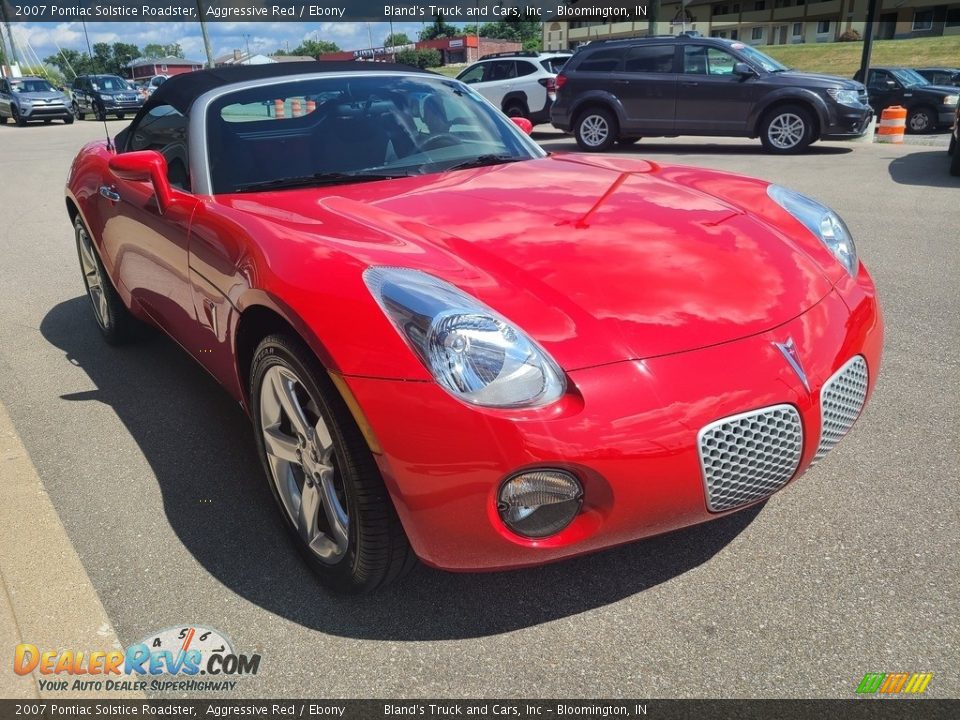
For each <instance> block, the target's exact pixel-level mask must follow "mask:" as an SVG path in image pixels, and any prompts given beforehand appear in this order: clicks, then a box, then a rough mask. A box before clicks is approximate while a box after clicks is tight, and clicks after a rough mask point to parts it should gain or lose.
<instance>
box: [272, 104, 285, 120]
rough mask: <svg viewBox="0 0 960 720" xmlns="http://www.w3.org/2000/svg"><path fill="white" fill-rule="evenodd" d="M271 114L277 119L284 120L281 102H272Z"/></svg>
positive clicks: (283, 109)
mask: <svg viewBox="0 0 960 720" xmlns="http://www.w3.org/2000/svg"><path fill="white" fill-rule="evenodd" d="M273 114H274V116H275V117H278V118H284V117H286V116H287V111H286V108H284V106H283V100H274V101H273Z"/></svg>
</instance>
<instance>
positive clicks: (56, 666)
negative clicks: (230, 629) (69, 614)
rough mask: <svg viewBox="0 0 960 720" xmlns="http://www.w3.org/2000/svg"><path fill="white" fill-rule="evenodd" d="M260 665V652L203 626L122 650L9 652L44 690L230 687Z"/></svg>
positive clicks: (26, 646) (24, 648)
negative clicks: (247, 651) (237, 646)
mask: <svg viewBox="0 0 960 720" xmlns="http://www.w3.org/2000/svg"><path fill="white" fill-rule="evenodd" d="M259 669H260V655H257V654H253V655H244V654H238V653H236V652H235V651H234V649H233V644H232V643H231V642H230V640H228V639H227V638H226V636H224V635H223V634H222V633H220V632H219V631H217V630H213V629H212V628H205V627H201V626H182V627H173V628H167V629H166V630H161V631H160V632H158V633H153V634H151V635H148V636H147V637H145V638H144V639H143V640H141V641H140V642H138V643H135V644H133V645H131V646H129V647H128V648H126V650H93V651H87V650H76V651H75V650H43V649H41V648H39V647H37V646H36V645H32V644H30V643H21V644H20V645H17V647H16V648H15V650H14V654H13V671H14V672H15V673H17V674H18V675H27V674H29V673H31V672H38V673H39V674H40V675H41V676H43V677H41V678H39V679H38V682H39V685H40V689H41V690H45V691H70V690H85V691H108V692H109V691H115V692H130V691H134V692H137V691H145V690H153V691H158V690H159V691H164V690H165V691H185V690H186V691H189V690H197V691H204V692H206V691H216V690H233V689H234V688H235V687H236V685H237V680H236V679H235V678H239V677H242V676H248V675H256V674H257V672H258V671H259ZM58 676H72V677H71V678H70V679H67V678H62V677H58ZM118 676H119V677H118ZM124 676H126V677H124ZM199 676H204V678H203V679H199Z"/></svg>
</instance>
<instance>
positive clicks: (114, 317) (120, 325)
mask: <svg viewBox="0 0 960 720" xmlns="http://www.w3.org/2000/svg"><path fill="white" fill-rule="evenodd" d="M73 230H74V235H75V236H76V241H77V255H78V256H79V257H80V271H81V272H82V273H83V284H84V286H85V287H86V289H87V297H89V298H90V304H91V306H92V307H93V316H94V318H95V319H96V321H97V325H98V326H99V328H100V332H101V334H102V335H103V337H104V339H105V340H106V341H107V342H108V343H110V344H111V345H120V344H123V343H124V342H127V341H128V340H130V339H132V337H133V333H134V323H135V321H134V319H133V316H132V315H130V311H129V310H127V308H126V306H125V305H124V304H123V301H122V300H121V299H120V296H119V295H118V294H117V291H116V290H115V289H114V287H113V284H112V283H111V281H110V277H109V276H108V275H107V271H106V270H105V269H104V267H103V263H102V262H101V261H100V256H99V254H98V253H97V248H96V246H95V245H94V244H93V239H92V238H91V237H90V233H89V232H88V231H87V228H86V226H85V225H84V224H83V220H82V219H81V218H80V216H79V215H77V217H76V219H75V220H74V221H73Z"/></svg>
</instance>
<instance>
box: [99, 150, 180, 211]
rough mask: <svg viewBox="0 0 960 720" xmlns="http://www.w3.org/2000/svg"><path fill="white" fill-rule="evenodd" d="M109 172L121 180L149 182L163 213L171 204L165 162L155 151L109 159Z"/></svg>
mask: <svg viewBox="0 0 960 720" xmlns="http://www.w3.org/2000/svg"><path fill="white" fill-rule="evenodd" d="M108 164H109V166H110V172H112V173H113V174H114V175H116V176H117V177H118V178H120V179H121V180H128V181H130V182H149V183H152V184H153V192H154V193H155V194H156V196H157V207H159V208H160V212H161V213H163V212H165V211H166V209H167V208H168V207H170V203H172V202H173V190H172V188H171V187H170V181H169V180H168V179H167V160H166V158H165V157H163V155H161V154H160V153H158V152H157V151H156V150H137V151H135V152H128V153H120V154H117V155H114V156H113V157H111V158H110V162H109V163H108Z"/></svg>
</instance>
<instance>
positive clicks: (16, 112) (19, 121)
mask: <svg viewBox="0 0 960 720" xmlns="http://www.w3.org/2000/svg"><path fill="white" fill-rule="evenodd" d="M10 112H11V113H12V114H13V121H14V122H15V123H16V124H17V127H26V126H27V121H26V120H24V119H23V118H22V117H21V116H20V111H19V110H17V108H16V106H14V105H11V106H10Z"/></svg>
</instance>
